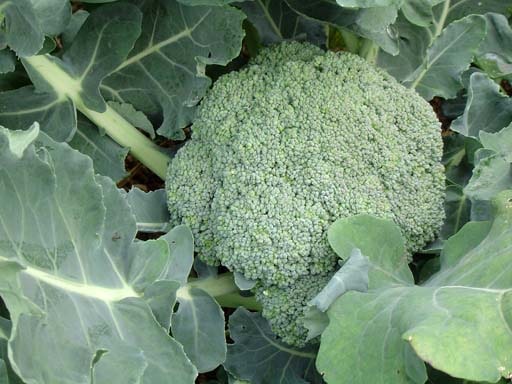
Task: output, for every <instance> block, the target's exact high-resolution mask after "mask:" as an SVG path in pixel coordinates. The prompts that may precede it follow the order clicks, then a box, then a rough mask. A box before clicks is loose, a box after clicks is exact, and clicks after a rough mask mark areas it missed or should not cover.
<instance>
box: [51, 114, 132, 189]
mask: <svg viewBox="0 0 512 384" xmlns="http://www.w3.org/2000/svg"><path fill="white" fill-rule="evenodd" d="M73 112H74V111H73ZM62 120H64V119H62ZM52 126H57V125H56V124H55V125H52ZM69 145H70V146H71V147H73V148H75V149H77V150H79V151H80V152H82V153H83V154H85V155H87V156H89V157H90V158H91V159H92V161H93V164H94V171H95V172H96V173H99V174H100V175H103V176H108V177H110V178H111V179H112V180H114V181H116V182H117V181H120V180H121V179H122V178H123V177H125V176H126V170H125V166H124V162H125V158H126V155H127V154H128V149H127V148H123V147H121V146H120V145H119V144H117V143H116V142H115V141H114V140H112V139H111V138H110V137H108V136H106V135H104V134H103V135H102V134H101V133H100V131H99V130H98V128H97V127H96V126H95V125H94V124H93V123H91V122H90V121H89V120H87V119H86V118H85V117H83V116H82V115H81V114H80V115H79V116H78V123H77V129H76V131H75V132H74V135H73V138H72V139H71V141H70V142H69Z"/></svg>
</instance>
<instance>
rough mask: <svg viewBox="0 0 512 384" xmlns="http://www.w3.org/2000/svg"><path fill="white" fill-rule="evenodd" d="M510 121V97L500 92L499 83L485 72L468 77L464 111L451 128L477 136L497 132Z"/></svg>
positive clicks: (511, 115)
mask: <svg viewBox="0 0 512 384" xmlns="http://www.w3.org/2000/svg"><path fill="white" fill-rule="evenodd" d="M511 121H512V99H511V98H510V97H508V96H507V95H505V94H503V93H501V92H500V88H499V85H498V84H496V83H495V82H494V81H492V80H491V79H489V77H487V76H486V75H485V74H483V73H480V72H476V73H473V74H472V75H471V77H470V81H469V88H468V100H467V103H466V107H465V109H464V113H463V115H462V116H460V117H459V118H457V120H455V121H454V122H453V123H452V125H451V127H450V128H451V129H452V130H454V131H456V132H459V133H460V134H462V135H464V136H470V137H473V138H478V136H479V134H480V133H481V132H498V131H499V130H501V129H502V128H503V127H505V126H507V125H508V124H509V123H510V122H511Z"/></svg>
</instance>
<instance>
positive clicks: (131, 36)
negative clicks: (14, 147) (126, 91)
mask: <svg viewBox="0 0 512 384" xmlns="http://www.w3.org/2000/svg"><path fill="white" fill-rule="evenodd" d="M140 20H141V15H140V12H138V10H137V8H135V7H133V6H131V5H130V6H129V5H127V4H125V5H108V6H104V7H101V8H100V9H98V10H97V11H95V12H93V13H92V14H91V15H90V17H89V18H88V19H87V21H86V23H85V24H84V26H83V27H82V29H81V30H80V32H79V34H78V35H77V37H76V38H75V40H74V42H73V45H72V46H71V47H70V48H69V49H68V50H67V51H66V53H65V54H64V56H63V58H62V60H60V59H58V58H55V57H52V56H48V55H45V56H33V57H30V58H27V59H25V61H24V62H23V63H24V65H25V67H26V69H27V71H28V73H29V75H30V77H31V79H32V81H33V83H34V85H35V89H34V88H33V87H25V88H21V89H17V90H14V91H10V92H5V93H2V94H0V102H2V109H1V112H0V123H1V124H3V125H5V126H10V127H12V128H16V129H22V128H24V127H26V126H28V125H29V124H31V123H32V122H34V121H38V122H39V123H40V124H41V128H42V130H44V131H45V132H46V133H48V134H49V135H50V136H51V137H52V138H53V139H55V140H58V141H64V140H70V139H71V138H72V137H73V135H74V133H75V131H76V112H75V105H74V103H73V101H71V100H70V97H72V95H71V94H73V95H76V96H77V97H78V98H79V99H80V101H79V102H80V103H83V104H85V105H87V106H88V107H89V108H91V109H93V110H95V111H98V112H103V111H104V110H105V108H106V105H105V102H104V101H103V98H102V97H101V95H100V94H99V89H98V86H99V84H100V82H101V80H102V79H103V77H105V76H106V75H107V74H108V73H110V72H111V71H112V69H114V68H115V67H116V66H117V65H118V64H119V62H121V61H122V60H123V58H124V57H125V56H126V55H127V54H128V52H129V51H130V49H131V48H132V46H133V43H134V41H135V39H136V38H137V36H138V35H139V34H140ZM121 32H123V33H121ZM112 46H115V47H116V49H112ZM41 60H47V61H49V62H51V63H52V64H53V66H55V68H56V69H55V71H54V72H52V73H51V71H49V70H48V69H41V66H40V64H41V63H40V61H41ZM60 72H64V73H66V74H68V75H69V77H71V78H72V80H71V81H72V83H70V82H69V79H66V78H63V77H62V75H61V74H60Z"/></svg>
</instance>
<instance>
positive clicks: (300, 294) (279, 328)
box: [254, 273, 332, 347]
mask: <svg viewBox="0 0 512 384" xmlns="http://www.w3.org/2000/svg"><path fill="white" fill-rule="evenodd" d="M331 277H332V273H322V274H318V275H310V276H301V277H300V278H298V279H297V280H296V281H295V284H293V285H291V286H289V287H288V288H285V289H283V288H280V287H278V286H275V285H273V286H266V285H265V284H261V283H260V284H258V285H256V287H254V293H255V295H256V299H257V300H258V301H259V302H260V303H262V307H263V310H262V315H263V316H264V317H265V318H266V319H268V320H269V322H270V324H271V326H272V330H273V331H274V333H275V334H276V335H279V336H280V337H281V339H282V341H284V342H285V343H288V344H291V345H295V346H299V347H301V346H303V345H304V344H305V341H306V338H307V335H308V331H307V329H306V327H305V326H304V322H303V320H304V315H305V314H306V310H307V308H308V306H307V305H308V303H309V301H310V300H311V299H313V297H315V296H316V295H317V294H318V292H320V291H321V290H322V288H323V287H325V286H326V285H327V283H328V282H329V280H330V279H331Z"/></svg>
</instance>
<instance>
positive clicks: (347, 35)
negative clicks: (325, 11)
mask: <svg viewBox="0 0 512 384" xmlns="http://www.w3.org/2000/svg"><path fill="white" fill-rule="evenodd" d="M339 31H340V34H341V37H342V38H343V42H344V43H345V46H346V48H347V51H349V52H352V53H356V54H357V53H359V49H360V47H361V40H362V39H361V38H360V37H359V36H357V35H356V34H355V33H352V32H350V31H348V30H346V29H343V28H340V30H339Z"/></svg>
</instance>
